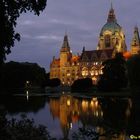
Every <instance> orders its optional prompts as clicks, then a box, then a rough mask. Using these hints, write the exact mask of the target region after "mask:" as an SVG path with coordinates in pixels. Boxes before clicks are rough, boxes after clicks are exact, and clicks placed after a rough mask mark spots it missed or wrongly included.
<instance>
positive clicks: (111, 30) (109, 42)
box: [97, 4, 126, 53]
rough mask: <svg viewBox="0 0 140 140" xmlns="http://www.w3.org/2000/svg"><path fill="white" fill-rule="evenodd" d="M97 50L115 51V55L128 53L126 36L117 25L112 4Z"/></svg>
mask: <svg viewBox="0 0 140 140" xmlns="http://www.w3.org/2000/svg"><path fill="white" fill-rule="evenodd" d="M97 49H98V50H104V49H113V50H114V52H115V53H116V52H125V51H126V43H125V35H124V33H123V30H122V27H121V26H120V25H119V24H118V23H117V19H116V15H115V11H114V9H113V6H112V4H111V8H110V10H109V13H108V18H107V22H106V24H105V25H104V26H103V27H102V29H101V32H100V35H99V42H98V46H97Z"/></svg>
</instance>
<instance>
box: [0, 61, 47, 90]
mask: <svg viewBox="0 0 140 140" xmlns="http://www.w3.org/2000/svg"><path fill="white" fill-rule="evenodd" d="M46 78H47V75H46V72H45V69H44V68H41V67H40V66H39V65H38V64H36V63H27V62H26V63H18V62H8V63H5V64H3V66H2V68H1V73H0V88H6V89H7V88H24V87H25V86H26V84H27V83H28V85H30V86H31V87H35V86H38V87H42V86H45V82H46Z"/></svg>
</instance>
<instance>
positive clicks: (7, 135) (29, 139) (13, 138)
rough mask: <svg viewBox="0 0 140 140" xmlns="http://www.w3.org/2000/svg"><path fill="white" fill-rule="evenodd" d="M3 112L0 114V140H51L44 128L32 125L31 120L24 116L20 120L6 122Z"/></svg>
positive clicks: (32, 121)
mask: <svg viewBox="0 0 140 140" xmlns="http://www.w3.org/2000/svg"><path fill="white" fill-rule="evenodd" d="M5 115H6V114H5V113H4V112H3V111H1V112H0V139H1V140H51V137H50V135H49V133H48V131H47V129H46V127H45V126H42V125H39V126H36V125H35V124H34V120H33V119H28V118H27V117H26V116H25V115H22V116H21V119H20V120H16V119H11V120H7V118H6V117H5Z"/></svg>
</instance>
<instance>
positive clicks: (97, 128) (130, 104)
mask: <svg viewBox="0 0 140 140" xmlns="http://www.w3.org/2000/svg"><path fill="white" fill-rule="evenodd" d="M0 106H4V107H5V108H6V110H7V111H8V116H7V117H8V118H9V119H10V118H12V117H15V118H17V119H20V116H21V114H23V113H24V114H26V115H27V116H28V117H29V118H33V119H34V120H35V123H36V124H43V125H45V126H47V129H48V131H49V132H50V134H51V136H52V137H55V138H57V139H64V140H66V139H72V136H75V135H81V131H80V130H85V131H87V130H88V131H89V130H90V131H93V133H95V132H96V134H99V138H100V139H112V140H114V139H115V140H125V139H130V136H132V135H133V136H139V135H140V119H139V118H140V98H139V97H129V96H123V97H117V96H94V95H91V94H90V95H89V96H87V94H86V93H85V94H84V95H83V93H77V94H73V93H70V92H68V93H66V92H63V93H59V94H57V93H52V94H47V95H46V94H40V93H39V94H36V96H33V95H31V94H30V93H29V92H26V94H25V95H24V94H16V95H15V96H13V97H9V98H1V99H0ZM79 128H80V129H79ZM82 135H83V134H82Z"/></svg>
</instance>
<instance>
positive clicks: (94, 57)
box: [50, 5, 140, 85]
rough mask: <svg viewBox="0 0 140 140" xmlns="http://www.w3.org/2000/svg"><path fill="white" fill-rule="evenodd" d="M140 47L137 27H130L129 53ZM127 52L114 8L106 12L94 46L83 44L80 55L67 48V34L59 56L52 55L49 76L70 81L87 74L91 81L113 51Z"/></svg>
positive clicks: (63, 82)
mask: <svg viewBox="0 0 140 140" xmlns="http://www.w3.org/2000/svg"><path fill="white" fill-rule="evenodd" d="M139 51H140V38H139V32H138V28H137V27H135V29H134V37H133V39H132V42H131V51H130V52H129V53H130V54H132V55H134V54H138V53H139ZM118 52H119V53H123V54H125V55H126V54H128V52H127V46H126V43H125V34H124V32H123V29H122V27H121V26H120V25H119V24H118V23H117V19H116V15H115V12H114V9H113V7H112V5H111V8H110V10H109V13H108V18H107V22H106V24H105V25H104V26H103V27H102V29H101V32H100V34H99V41H98V45H97V49H96V50H91V51H89V50H86V49H85V47H83V51H82V53H81V55H76V56H74V55H73V54H72V51H71V49H70V45H69V41H68V36H67V35H65V36H64V41H63V44H62V47H61V50H60V58H59V59H56V58H55V57H53V61H52V62H51V64H50V79H53V78H59V79H60V80H61V82H62V84H63V85H71V84H72V83H73V82H74V81H75V80H76V79H82V78H86V77H89V78H91V79H92V81H93V84H97V81H98V79H99V75H101V74H103V71H102V68H103V66H102V63H103V62H104V61H105V60H108V59H111V58H113V57H114V56H115V54H116V53H118Z"/></svg>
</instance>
